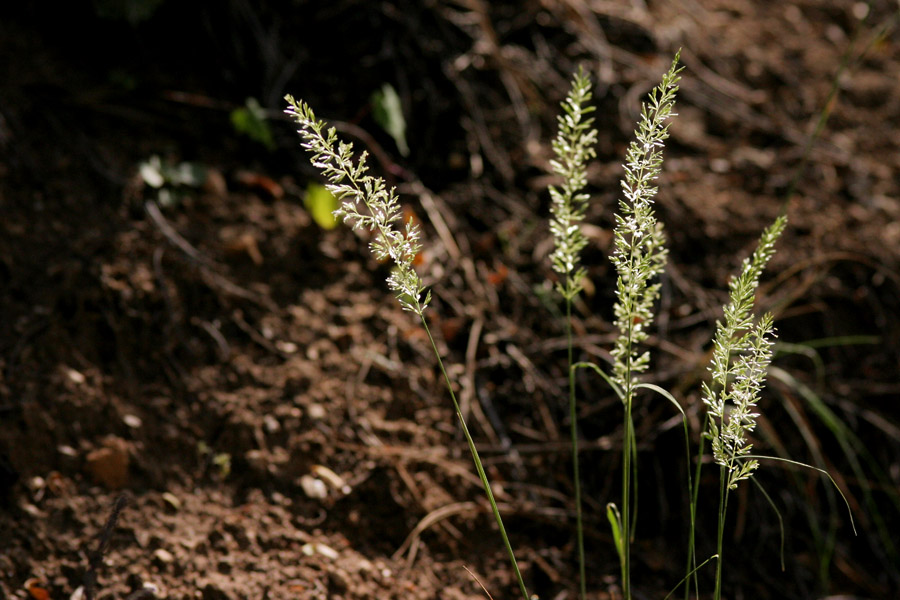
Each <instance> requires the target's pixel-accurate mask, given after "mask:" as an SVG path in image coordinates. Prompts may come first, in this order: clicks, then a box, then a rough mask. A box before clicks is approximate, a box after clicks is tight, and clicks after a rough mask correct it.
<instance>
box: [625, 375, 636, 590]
mask: <svg viewBox="0 0 900 600" xmlns="http://www.w3.org/2000/svg"><path fill="white" fill-rule="evenodd" d="M629 362H630V361H629ZM626 375H627V377H628V379H626V380H625V385H626V391H625V422H624V425H623V427H624V431H625V439H624V441H623V442H622V528H623V536H622V537H623V540H622V543H623V545H624V552H623V553H622V594H623V596H624V597H625V600H631V535H632V527H631V448H632V446H633V445H634V429H633V428H632V426H631V397H632V391H631V379H630V378H631V373H630V370H629V372H627V373H626Z"/></svg>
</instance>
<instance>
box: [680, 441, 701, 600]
mask: <svg viewBox="0 0 900 600" xmlns="http://www.w3.org/2000/svg"><path fill="white" fill-rule="evenodd" d="M705 432H706V427H705V426H704V427H703V429H702V431H701V432H700V442H699V448H698V450H697V466H696V468H695V469H694V486H693V489H692V490H691V523H690V527H691V531H690V535H689V536H688V564H687V572H688V573H693V575H694V577H693V579H694V592H695V593H696V595H697V597H698V598H699V597H700V583H699V581H698V580H697V546H696V542H697V535H696V526H697V504H698V502H699V499H700V475H701V469H702V468H703V452H704V451H705V448H704V446H705V445H706V436H705V435H704V434H705ZM688 473H690V465H688ZM690 593H691V586H690V584H688V585H686V586H685V588H684V600H688V598H690Z"/></svg>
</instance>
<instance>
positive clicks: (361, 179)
mask: <svg viewBox="0 0 900 600" xmlns="http://www.w3.org/2000/svg"><path fill="white" fill-rule="evenodd" d="M285 100H287V102H288V108H287V109H286V110H285V111H284V112H285V113H287V114H288V115H289V116H291V117H293V118H294V120H295V121H296V122H297V123H298V124H299V125H300V129H299V130H298V133H299V134H300V136H301V137H302V138H303V143H302V146H303V148H305V149H306V150H308V151H309V152H311V153H312V158H311V159H310V162H311V163H312V165H313V166H314V167H316V168H317V169H318V170H319V171H321V172H322V174H323V175H324V176H325V177H326V178H327V179H328V181H329V182H330V183H329V184H328V185H327V186H326V187H327V189H328V191H329V192H331V193H332V194H333V195H334V197H335V198H337V200H338V202H340V207H339V208H338V209H337V210H335V211H334V215H335V217H338V218H341V219H343V221H344V223H347V224H348V225H350V226H351V227H353V228H354V229H366V230H368V231H371V232H373V233H375V237H374V239H373V240H372V242H370V244H369V248H370V249H371V250H372V253H373V254H374V255H375V257H376V258H378V259H379V260H387V259H390V260H391V261H392V262H393V263H394V270H393V271H392V272H391V275H390V276H389V277H388V278H387V284H388V287H389V288H390V289H391V290H392V291H393V292H394V294H395V295H396V297H397V300H399V302H400V306H401V307H402V308H403V309H404V310H408V311H410V312H413V313H415V314H417V315H419V316H420V317H421V316H422V315H423V313H424V311H425V308H426V307H427V306H428V303H429V302H430V300H431V294H430V292H428V293H426V290H425V286H424V284H423V283H422V281H421V279H419V275H418V273H416V270H415V269H414V268H413V261H414V260H415V257H416V255H417V254H418V253H419V251H420V250H421V249H422V244H421V242H420V241H419V239H420V235H421V232H420V230H419V226H418V224H416V223H414V222H413V221H412V220H410V222H408V223H407V224H406V227H405V229H404V230H402V231H401V230H398V229H397V227H396V222H397V221H400V220H402V218H403V211H402V210H401V208H400V201H399V200H398V199H397V193H396V190H395V189H394V188H390V189H388V188H387V186H386V185H385V182H384V179H382V178H381V177H373V176H371V175H366V172H367V171H368V169H369V167H368V166H367V165H366V159H367V158H368V155H367V154H366V152H362V153H361V154H360V156H359V159H357V160H356V161H355V162H354V159H353V144H351V143H348V142H343V141H339V140H338V138H337V133H336V132H335V129H334V127H331V128H329V129H328V130H327V132H326V130H325V122H324V121H320V120H318V119H317V118H316V115H315V114H314V113H313V111H312V109H311V108H310V107H309V105H308V104H306V103H305V102H303V101H302V100H301V101H297V100H294V98H293V97H292V96H286V97H285ZM335 147H336V149H335ZM423 296H424V297H423Z"/></svg>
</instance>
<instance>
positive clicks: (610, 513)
mask: <svg viewBox="0 0 900 600" xmlns="http://www.w3.org/2000/svg"><path fill="white" fill-rule="evenodd" d="M606 518H607V519H608V520H609V526H610V528H611V529H612V534H613V543H615V545H616V552H617V553H618V554H619V562H620V563H622V564H625V540H624V539H623V538H622V515H620V514H619V509H618V508H617V507H616V505H615V504H614V503H613V502H610V503H609V504H607V505H606Z"/></svg>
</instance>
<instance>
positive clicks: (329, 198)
mask: <svg viewBox="0 0 900 600" xmlns="http://www.w3.org/2000/svg"><path fill="white" fill-rule="evenodd" d="M303 206H305V207H306V210H307V211H308V212H309V215H310V216H311V217H312V218H313V221H315V222H316V224H317V225H318V226H319V227H321V228H322V229H326V230H327V229H334V228H335V227H336V226H337V224H338V221H337V218H336V217H335V216H334V214H333V213H334V211H335V210H337V208H338V201H337V198H335V197H334V195H332V193H331V192H329V191H328V188H326V187H325V186H324V185H321V184H319V183H310V184H309V185H308V186H306V196H305V197H304V198H303Z"/></svg>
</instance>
